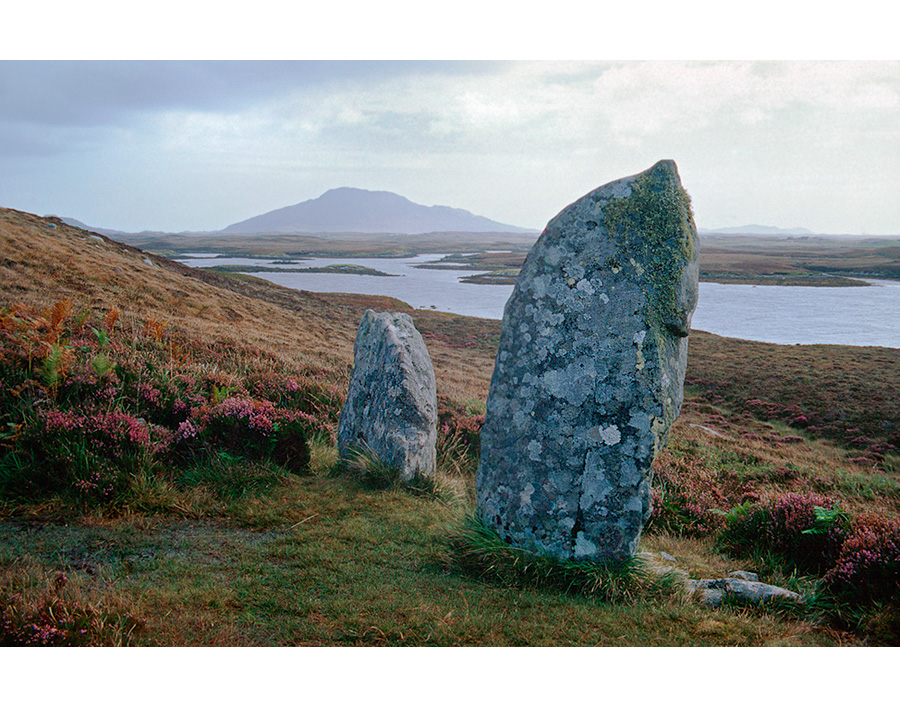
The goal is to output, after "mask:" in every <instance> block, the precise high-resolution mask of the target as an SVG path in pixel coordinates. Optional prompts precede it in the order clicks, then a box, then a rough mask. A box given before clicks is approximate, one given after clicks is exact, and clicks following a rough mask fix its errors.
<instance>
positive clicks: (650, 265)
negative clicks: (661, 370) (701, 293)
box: [603, 161, 697, 337]
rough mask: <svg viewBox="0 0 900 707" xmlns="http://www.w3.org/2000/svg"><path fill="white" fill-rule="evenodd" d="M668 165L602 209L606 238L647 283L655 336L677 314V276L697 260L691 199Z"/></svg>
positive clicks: (645, 176)
mask: <svg viewBox="0 0 900 707" xmlns="http://www.w3.org/2000/svg"><path fill="white" fill-rule="evenodd" d="M675 169H676V168H675V165H674V163H672V162H667V161H663V162H659V163H657V164H656V165H654V167H652V168H651V169H649V170H647V171H646V172H643V173H642V174H639V175H638V176H637V177H636V178H635V180H634V181H633V182H632V183H631V194H630V195H629V196H627V197H625V198H621V199H613V200H612V201H610V202H609V203H607V204H605V205H604V206H603V218H604V226H605V228H606V231H607V233H608V234H609V235H610V236H611V237H613V238H615V239H618V240H619V241H620V242H621V243H622V245H623V246H624V248H625V250H626V251H627V252H631V253H633V254H634V255H635V257H636V258H637V259H638V262H639V263H640V264H641V266H642V268H643V272H644V273H646V275H647V276H648V277H649V279H650V283H651V284H652V287H651V288H650V297H651V302H650V305H651V306H650V317H649V321H648V324H649V325H650V326H651V328H653V329H654V334H655V335H656V336H657V337H658V336H659V334H661V333H662V329H663V328H664V327H665V324H666V322H667V321H670V320H671V318H672V317H673V316H674V315H676V314H677V312H678V294H679V287H680V283H681V273H682V271H683V268H684V264H685V263H686V262H690V261H691V260H694V259H695V258H696V257H697V235H696V234H697V228H696V226H695V225H694V216H693V213H692V211H691V199H690V196H688V193H687V192H686V191H685V190H684V188H683V187H682V186H681V184H680V183H679V181H678V175H677V172H676V171H675Z"/></svg>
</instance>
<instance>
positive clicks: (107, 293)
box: [0, 209, 499, 400]
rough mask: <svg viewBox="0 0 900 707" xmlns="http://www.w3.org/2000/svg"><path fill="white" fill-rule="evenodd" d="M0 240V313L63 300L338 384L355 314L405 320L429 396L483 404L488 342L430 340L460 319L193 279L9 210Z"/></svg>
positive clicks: (182, 269)
mask: <svg viewBox="0 0 900 707" xmlns="http://www.w3.org/2000/svg"><path fill="white" fill-rule="evenodd" d="M0 237H2V243H3V249H2V255H0V307H3V306H11V305H13V304H16V303H20V304H26V305H29V306H35V307H39V308H46V307H50V306H52V305H53V304H54V303H55V302H58V301H61V300H64V299H71V300H72V302H73V306H74V308H75V310H76V311H78V310H80V309H91V310H94V311H100V312H104V311H108V310H110V309H119V310H121V312H122V315H121V318H120V325H124V326H129V325H130V326H132V327H140V326H142V322H144V321H146V320H147V319H153V320H155V321H159V322H163V323H164V324H165V325H166V326H167V327H170V328H171V329H172V330H173V331H179V332H184V333H189V334H190V335H191V336H192V337H196V338H201V339H204V340H208V341H213V342H216V343H217V344H218V345H220V346H222V347H229V346H231V345H234V344H237V343H241V344H246V345H250V346H255V347H259V348H262V349H264V350H268V351H271V352H273V353H274V354H276V356H278V357H281V358H283V359H284V360H285V361H287V362H290V363H291V364H292V365H294V366H297V367H301V368H302V367H309V368H312V369H320V370H322V371H324V372H326V373H327V374H328V375H330V376H334V377H335V378H336V379H337V380H339V381H343V380H345V379H347V378H348V377H349V371H350V367H351V365H352V360H353V339H354V337H355V334H356V327H357V324H358V323H359V319H360V318H361V316H362V314H363V312H364V311H365V310H366V309H368V308H372V309H375V310H378V311H384V310H392V311H408V312H410V313H411V314H412V315H413V316H414V318H415V321H416V324H417V326H419V327H420V329H421V330H422V331H423V333H424V334H425V336H426V337H427V338H428V345H429V350H430V353H431V356H432V359H433V361H434V365H435V369H436V371H438V374H439V375H438V380H439V381H440V382H439V388H440V389H439V393H440V394H442V395H445V396H447V397H450V398H453V399H460V400H466V399H472V398H480V399H483V398H484V397H486V395H487V380H488V378H489V376H490V370H491V369H492V367H493V352H492V351H491V350H490V348H489V344H490V337H487V338H482V340H481V341H480V343H481V344H482V345H481V346H478V345H477V344H476V346H475V348H474V349H472V350H469V349H466V348H462V347H463V345H464V343H465V342H464V341H463V340H459V339H458V340H453V339H450V338H446V336H444V338H443V339H442V338H441V337H440V336H435V335H431V334H437V333H438V332H441V331H444V330H450V329H452V326H450V324H452V322H454V321H458V320H459V319H460V318H459V317H454V316H453V315H446V314H442V313H435V312H416V311H413V310H412V309H411V308H410V307H409V306H408V305H406V304H404V303H402V302H399V301H398V300H395V299H392V298H389V297H377V296H366V295H354V294H329V295H323V294H314V293H310V292H300V291H297V290H291V289H288V288H284V287H279V286H278V285H274V284H272V283H269V282H266V281H264V280H260V279H257V278H252V277H247V276H228V275H223V274H219V273H213V272H208V271H202V270H195V269H193V268H188V267H186V266H184V265H182V264H180V263H175V262H173V261H170V260H168V259H165V258H161V257H158V256H154V255H149V254H147V253H144V252H143V251H140V250H137V249H136V248H132V247H130V246H127V245H124V244H121V243H118V242H115V241H112V240H110V239H108V238H105V237H104V236H100V235H97V234H91V233H88V232H86V231H83V230H81V229H78V228H75V227H72V226H68V225H66V224H64V223H63V222H61V221H60V220H58V219H47V218H40V217H37V216H34V215H32V214H27V213H23V212H20V211H14V210H12V209H0ZM498 327H499V323H498V322H490V321H487V320H485V321H484V324H483V326H482V328H484V329H486V330H489V331H493V330H496V331H497V332H499V328H498ZM471 334H472V332H471V331H469V332H468V335H471ZM485 342H487V345H484V343H485ZM470 343H471V342H470Z"/></svg>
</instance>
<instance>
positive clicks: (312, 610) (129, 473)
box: [0, 210, 900, 646]
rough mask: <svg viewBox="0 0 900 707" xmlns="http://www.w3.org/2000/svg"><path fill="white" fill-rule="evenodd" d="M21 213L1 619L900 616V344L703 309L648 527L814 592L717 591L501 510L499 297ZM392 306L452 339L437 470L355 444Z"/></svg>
mask: <svg viewBox="0 0 900 707" xmlns="http://www.w3.org/2000/svg"><path fill="white" fill-rule="evenodd" d="M0 238H2V250H0V334H2V337H3V339H2V348H0V368H2V373H3V379H2V381H3V382H2V388H0V643H4V644H16V645H17V644H44V645H58V644H59V645H61V644H84V645H459V646H461V645H469V646H474V645H498V646H508V645H579V646H581V645H601V646H625V645H628V646H637V645H642V646H664V645H665V646H679V645H709V646H725V645H747V646H749V645H757V646H759V645H847V644H851V645H856V644H883V643H889V644H890V643H895V642H896V641H897V636H898V623H900V620H898V611H897V607H896V603H895V597H896V595H897V592H896V589H897V588H898V585H897V578H896V565H897V559H898V558H896V557H895V556H894V555H892V554H891V553H892V552H893V551H894V550H893V549H892V548H894V545H892V544H891V543H892V542H893V541H894V538H895V530H896V527H895V526H896V521H895V519H896V517H897V513H898V509H900V505H898V504H900V484H898V475H900V466H898V463H897V457H896V449H895V448H894V447H893V446H892V445H896V443H897V440H896V434H897V420H898V418H900V410H898V402H897V396H896V394H895V393H896V390H897V378H896V376H897V373H896V372H897V371H898V370H900V366H898V364H900V352H898V351H895V350H891V349H860V348H851V347H780V346H774V345H757V344H753V343H750V342H741V341H736V340H729V339H722V338H721V337H716V336H712V335H709V334H703V333H699V332H696V333H694V334H692V338H691V350H690V360H689V388H688V395H687V399H686V404H685V408H684V411H683V414H682V416H681V418H680V419H679V420H678V422H677V423H676V426H675V428H674V430H673V434H672V438H671V441H670V443H669V445H668V447H667V448H666V450H665V451H664V453H663V454H662V455H661V457H660V458H659V459H658V460H657V465H656V478H655V482H654V483H655V489H654V493H655V508H656V510H655V511H654V515H653V518H652V520H651V523H650V525H649V527H648V529H647V532H646V534H645V536H644V538H643V540H642V550H643V551H645V552H648V553H653V554H654V555H655V556H656V557H659V556H660V555H659V553H663V552H664V553H668V554H669V555H671V556H674V557H675V558H676V560H677V565H678V567H679V568H681V569H683V570H684V571H686V572H687V573H689V574H690V576H692V577H694V578H703V577H713V576H724V574H725V573H727V572H728V571H731V570H735V569H746V570H753V571H757V572H759V573H760V574H761V575H762V578H763V580H765V581H771V582H773V583H776V584H781V585H782V586H786V587H788V588H791V589H794V590H795V591H799V592H801V593H803V594H804V595H805V596H806V597H807V602H806V604H804V605H803V606H802V607H800V608H797V607H785V606H771V607H747V606H739V605H730V604H729V605H724V606H722V607H718V608H711V607H707V606H704V605H701V604H699V603H696V602H694V601H691V600H689V599H688V598H686V597H685V596H683V594H681V593H680V592H679V591H677V588H676V587H675V585H671V586H670V585H667V584H666V583H665V582H663V583H660V582H658V581H655V580H653V579H652V577H649V576H645V575H644V574H642V572H641V571H639V568H638V570H634V571H632V570H628V571H623V573H620V574H611V575H596V574H589V575H585V574H584V572H585V570H584V568H580V567H574V568H572V567H565V568H560V567H556V566H553V567H550V566H545V565H542V564H541V563H540V562H537V561H533V560H532V559H528V558H526V559H525V560H524V561H522V558H521V557H520V556H516V555H515V554H513V555H509V554H508V553H507V551H506V550H505V549H503V548H499V547H496V546H493V545H491V543H492V542H493V541H492V540H491V539H490V538H485V537H483V536H478V533H479V532H480V531H479V530H478V529H477V528H475V529H474V530H473V527H472V524H471V520H470V519H469V516H470V514H471V511H472V503H473V496H474V469H475V466H476V463H477V448H478V430H479V429H480V425H481V423H482V422H483V413H484V401H485V399H486V395H487V389H488V383H489V379H490V373H491V370H492V368H493V358H494V355H495V352H496V346H497V342H498V338H499V322H495V321H489V320H479V319H473V318H468V317H462V316H455V315H448V314H442V313H436V312H426V311H418V310H416V311H413V310H410V309H409V308H408V307H406V305H404V304H402V303H399V302H397V301H395V300H390V299H388V298H377V297H365V296H357V295H319V294H312V293H306V292H297V291H294V290H289V289H286V288H282V287H279V286H276V285H273V284H271V283H268V282H265V281H262V280H259V279H256V278H253V277H250V276H240V275H229V274H224V273H215V272H209V271H195V270H192V269H189V268H186V267H184V266H182V265H179V264H177V263H173V262H171V261H168V260H166V259H164V258H160V257H156V256H151V255H147V254H146V253H144V252H142V251H139V250H136V249H134V248H131V247H128V246H125V245H122V244H119V243H116V242H113V241H110V240H108V239H106V238H103V237H101V236H97V235H95V234H89V233H86V232H84V231H81V230H79V229H76V228H73V227H69V226H66V225H64V224H63V223H61V222H60V221H58V220H54V219H43V218H38V217H35V216H32V215H30V214H24V213H21V212H16V211H12V210H0ZM369 307H372V308H375V309H379V310H407V311H409V312H410V314H411V315H412V316H413V318H414V320H415V323H416V326H417V327H418V328H419V330H420V331H421V332H422V334H423V336H424V337H425V340H426V342H427V344H428V347H429V351H430V353H431V357H432V360H433V362H434V366H435V373H436V377H437V381H438V394H439V407H440V432H439V442H438V457H439V465H440V471H439V474H438V477H437V480H436V482H435V484H434V485H432V486H430V487H428V486H426V487H422V486H418V487H412V488H402V487H397V486H394V485H391V484H390V483H387V482H386V480H385V479H384V477H383V476H379V475H378V474H377V473H376V472H379V471H380V470H379V469H377V468H373V467H372V466H371V465H370V466H369V467H366V466H365V465H359V466H348V465H346V464H342V463H340V462H339V460H338V459H337V455H336V451H335V447H334V436H333V435H334V425H335V422H336V419H337V414H338V412H339V410H340V406H341V404H342V401H343V396H344V395H345V391H346V386H347V383H348V380H349V372H350V367H351V363H352V345H353V338H354V336H355V332H356V326H357V323H358V321H359V319H360V317H361V315H362V313H363V311H365V309H366V308H369ZM823 376H824V377H823ZM823 380H824V381H826V383H827V384H826V385H821V384H819V383H817V381H823ZM837 406H840V407H839V412H836V407H837ZM854 430H855V431H854ZM816 509H819V510H816ZM805 530H808V531H811V532H809V533H804V531H805ZM476 536H477V537H476ZM479 543H480V544H479ZM829 543H830V544H829ZM835 543H837V544H835ZM865 553H868V554H865ZM879 553H880V554H879ZM863 555H865V557H870V556H873V557H874V556H878V557H883V558H884V561H883V562H881V563H880V564H877V563H876V564H875V565H872V564H871V563H870V564H869V565H865V564H864V563H862V562H861V561H860V558H861V557H863ZM485 558H488V559H487V561H486V559H485ZM809 558H815V559H816V560H817V561H819V560H820V562H818V564H816V562H809V561H807V560H808V559H809ZM829 563H830V564H829ZM814 565H815V566H814ZM838 566H840V567H841V568H843V569H842V572H843V574H840V573H837V572H836V571H833V570H834V568H835V567H838ZM892 572H893V573H894V574H891V573H892ZM867 573H868V574H867ZM847 577H850V578H851V579H852V578H856V579H857V580H859V585H864V586H866V587H869V588H874V590H877V591H873V592H870V594H867V595H866V596H861V595H860V593H859V592H855V591H854V590H853V586H856V585H848V584H847V582H844V580H845V579H846V578H847ZM586 578H587V579H586ZM841 582H844V583H843V584H842V583H841ZM576 587H577V588H578V589H576ZM848 587H849V588H848ZM867 591H868V590H867Z"/></svg>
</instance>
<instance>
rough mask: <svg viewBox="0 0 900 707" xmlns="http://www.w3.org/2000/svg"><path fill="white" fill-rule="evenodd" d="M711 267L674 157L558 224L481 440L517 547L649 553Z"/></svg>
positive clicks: (507, 340)
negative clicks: (658, 474)
mask: <svg viewBox="0 0 900 707" xmlns="http://www.w3.org/2000/svg"><path fill="white" fill-rule="evenodd" d="M698 272H699V266H698V258H697V230H696V226H695V225H694V220H693V215H692V213H691V208H690V199H689V197H688V195H687V193H686V192H685V191H684V189H683V188H682V186H681V182H680V180H679V178H678V170H677V168H676V166H675V163H674V162H672V161H668V160H666V161H662V162H659V163H657V164H656V165H654V166H653V167H652V168H650V169H649V170H647V171H646V172H643V173H641V174H638V175H636V176H633V177H626V178H624V179H620V180H619V181H616V182H611V183H610V184H607V185H605V186H602V187H600V188H599V189H596V190H595V191H593V192H591V193H590V194H588V195H586V196H585V197H583V198H582V199H580V200H579V201H577V202H575V203H574V204H572V205H570V206H569V207H567V208H566V209H564V210H563V211H562V212H561V213H560V214H558V215H557V216H556V217H555V218H554V219H553V220H552V221H550V223H549V224H548V225H547V228H546V229H545V230H544V232H543V234H542V235H541V237H540V239H539V240H538V242H537V243H536V244H535V246H534V248H533V249H532V250H531V252H530V253H529V254H528V258H527V259H526V261H525V264H524V265H523V267H522V271H521V273H520V275H519V278H518V280H517V282H516V286H515V289H514V291H513V293H512V296H511V297H510V299H509V302H507V305H506V310H505V312H504V315H503V325H502V332H501V337H500V348H499V351H498V353H497V360H496V366H495V368H494V374H493V377H492V379H491V387H490V393H489V396H488V403H487V415H486V420H485V425H484V428H483V430H482V433H481V462H480V465H479V468H478V474H477V477H476V486H477V502H478V513H479V516H480V517H481V519H482V520H483V521H484V522H485V523H486V524H487V525H489V526H491V527H493V528H494V529H495V530H496V531H497V532H498V533H499V534H500V535H501V536H502V537H503V538H504V539H505V540H506V541H507V542H510V543H512V544H514V545H517V546H519V547H524V548H528V549H532V550H536V551H540V552H545V553H549V554H551V555H554V556H556V557H560V558H576V559H589V560H593V561H604V560H607V559H622V558H625V557H629V556H631V555H632V554H634V552H635V551H636V550H637V545H638V541H639V539H640V534H641V531H642V529H643V525H644V523H645V522H646V520H647V518H648V517H649V514H650V510H651V490H650V481H651V476H652V469H651V464H652V463H653V458H654V456H655V455H656V453H657V451H658V450H659V449H660V448H661V447H662V445H663V444H664V443H665V440H666V436H667V434H668V430H669V428H670V426H671V425H672V423H673V422H674V421H675V418H676V417H677V416H678V413H679V411H680V409H681V403H682V399H683V383H684V372H685V364H686V360H687V336H688V331H689V330H690V322H691V315H692V314H693V311H694V308H695V307H696V304H697V279H698Z"/></svg>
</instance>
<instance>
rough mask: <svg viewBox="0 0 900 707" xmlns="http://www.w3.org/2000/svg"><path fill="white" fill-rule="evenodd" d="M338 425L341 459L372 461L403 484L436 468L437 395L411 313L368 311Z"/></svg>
mask: <svg viewBox="0 0 900 707" xmlns="http://www.w3.org/2000/svg"><path fill="white" fill-rule="evenodd" d="M353 356H354V362H353V372H352V373H351V375H350V387H349V389H348V392H347V401H346V403H345V404H344V407H343V408H342V409H341V416H340V420H339V423H338V450H339V452H340V455H341V457H342V458H345V459H346V458H348V457H351V456H352V455H353V454H355V453H363V454H367V455H370V456H373V457H375V458H377V459H378V460H380V461H381V462H383V463H385V464H388V465H390V466H393V467H396V468H398V469H399V470H400V476H401V478H402V479H404V480H409V479H412V478H413V477H414V476H417V475H419V476H431V475H433V474H434V469H435V442H436V440H437V390H436V386H435V379H434V369H433V367H432V364H431V357H430V356H429V355H428V349H427V348H426V346H425V342H424V340H423V339H422V336H421V334H419V332H418V331H417V330H416V328H415V325H414V324H413V321H412V318H411V317H410V316H409V315H408V314H392V313H389V312H383V313H380V314H376V313H375V312H373V311H372V310H371V309H370V310H368V311H366V313H365V314H364V315H363V317H362V320H361V321H360V324H359V329H357V332H356V342H355V343H354V346H353Z"/></svg>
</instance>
